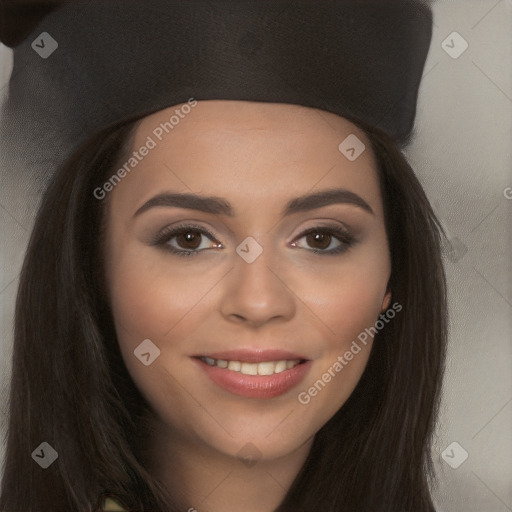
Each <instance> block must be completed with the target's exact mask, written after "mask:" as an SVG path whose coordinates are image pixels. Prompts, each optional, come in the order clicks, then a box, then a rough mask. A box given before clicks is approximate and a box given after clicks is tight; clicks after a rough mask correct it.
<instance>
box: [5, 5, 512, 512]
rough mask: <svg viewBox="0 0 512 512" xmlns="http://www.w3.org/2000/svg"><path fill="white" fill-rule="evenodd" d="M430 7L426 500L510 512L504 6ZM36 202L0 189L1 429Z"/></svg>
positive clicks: (510, 225) (26, 192)
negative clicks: (444, 295)
mask: <svg viewBox="0 0 512 512" xmlns="http://www.w3.org/2000/svg"><path fill="white" fill-rule="evenodd" d="M433 9H434V35H433V40H432V44H431V48H430V51H429V55H428V59H427V63H426V66H425V73H424V76H423V81H422V85H421V89H420V97H419V103H418V116H417V120H416V138H415V139H414V141H413V143H412V144H411V146H410V147H409V148H408V150H407V152H406V154H407V157H408V159H409V161H410V162H411V164H412V166H413V168H414V169H415V170H416V173H417V175H418V176H419V178H420V180H421V181H422V183H423V185H424V187H425V190H426V192H427V194H428V196H429V198H430V200H431V202H432V204H433V206H434V209H435V210H436V212H437V214H438V216H439V217H440V218H441V220H442V222H443V224H444V226H445V229H446V230H447V232H448V233H449V235H450V244H449V245H447V247H446V248H445V261H446V271H447V275H448V280H449V299H450V345H449V352H448V363H447V374H446V379H445V385H444V392H443V402H442V411H441V416H440V418H439V422H438V429H437V435H436V440H435V446H434V453H433V457H434V460H435V469H436V473H437V475H438V480H437V486H436V487H435V489H434V495H435V499H436V504H437V507H438V512H506V511H512V336H511V333H512V314H511V306H512V286H511V281H512V279H511V277H512V268H511V267H512V257H511V256H512V243H511V242H512V240H511V239H512V236H511V233H512V222H511V221H512V215H511V214H512V199H507V197H506V196H507V195H508V197H509V198H510V197H512V173H511V168H512V166H511V164H512V158H511V149H510V148H511V144H510V142H511V134H512V115H511V113H512V65H511V62H512V33H511V21H512V0H499V1H498V0H472V1H471V0H464V1H446V0H445V1H438V2H436V3H435V4H434V7H433ZM453 32H457V33H458V34H460V36H461V37H462V38H463V39H464V40H465V41H466V42H467V44H468V48H467V49H466V51H465V52H464V53H462V54H461V55H460V56H458V57H457V58H453V57H452V56H450V55H449V53H447V51H448V52H451V53H452V55H454V56H455V55H456V53H454V52H459V51H460V49H462V48H463V46H462V44H463V41H462V39H460V37H459V36H457V35H452V33H453ZM443 41H444V43H443ZM450 47H452V48H450ZM445 50H447V51H445ZM50 58H51V57H50ZM11 67H12V55H11V51H10V50H9V49H8V48H6V47H4V46H2V45H1V44H0V99H1V98H2V97H4V96H5V94H6V93H7V89H6V87H5V84H6V83H7V81H8V78H9V76H10V73H11ZM0 171H1V170H0ZM0 183H1V182H0ZM509 187H510V188H509ZM507 191H509V192H510V193H509V194H507ZM37 200H38V191H37V187H34V186H33V185H32V184H29V183H28V180H27V181H26V182H23V180H20V181H19V182H18V183H14V184H12V185H11V184H10V186H9V188H8V189H6V188H5V187H2V189H1V191H0V229H1V232H0V236H1V239H0V242H1V245H0V258H1V266H0V306H1V317H0V320H1V333H2V334H1V347H0V348H1V350H0V357H1V359H0V379H1V380H0V385H1V388H0V399H1V403H0V413H1V416H0V419H2V420H3V421H5V419H6V418H5V400H6V398H7V386H8V379H9V372H10V370H9V368H10V358H11V353H12V317H13V311H14V299H15V293H16V288H17V285H18V275H19V271H20V267H21V263H22V258H23V253H24V250H25V246H26V243H27V241H28V236H29V233H30V229H31V225H32V220H33V215H34V213H35V205H36V204H37ZM454 442H456V443H458V444H457V445H455V446H454V445H452V443H454ZM447 448H448V450H446V449H447ZM445 450H446V451H445ZM442 453H444V458H443V456H442V455H441V454H442ZM465 453H467V455H468V456H467V459H466V460H465V461H464V462H462V463H461V464H460V462H461V460H462V458H463V457H462V456H463V455H464V454H465ZM1 456H3V447H0V457H1ZM29 456H30V454H27V457H29ZM2 460H3V458H2ZM450 464H451V465H450ZM458 464H460V465H458ZM457 465H458V467H456V468H454V467H452V466H457Z"/></svg>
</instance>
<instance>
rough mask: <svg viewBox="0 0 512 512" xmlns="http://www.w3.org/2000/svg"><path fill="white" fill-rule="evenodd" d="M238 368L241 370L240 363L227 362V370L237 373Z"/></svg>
mask: <svg viewBox="0 0 512 512" xmlns="http://www.w3.org/2000/svg"><path fill="white" fill-rule="evenodd" d="M240 368H242V363H241V362H240V361H229V364H228V370H233V371H234V372H239V371H240Z"/></svg>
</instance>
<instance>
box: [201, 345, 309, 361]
mask: <svg viewBox="0 0 512 512" xmlns="http://www.w3.org/2000/svg"><path fill="white" fill-rule="evenodd" d="M194 357H210V358H212V359H224V360H226V361H242V362H245V363H263V362H265V361H283V360H295V359H298V360H300V361H302V360H307V358H306V357H304V356H301V355H300V354H296V353H293V352H290V351H288V350H280V349H259V350H254V349H242V348H241V349H236V350H226V351H223V352H206V353H204V354H197V355H196V356H194Z"/></svg>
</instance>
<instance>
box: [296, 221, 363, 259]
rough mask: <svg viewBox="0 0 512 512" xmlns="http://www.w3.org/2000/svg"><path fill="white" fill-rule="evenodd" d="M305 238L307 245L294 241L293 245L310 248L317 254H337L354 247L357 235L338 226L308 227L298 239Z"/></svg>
mask: <svg viewBox="0 0 512 512" xmlns="http://www.w3.org/2000/svg"><path fill="white" fill-rule="evenodd" d="M302 239H304V240H305V243H306V245H305V246H304V245H302V244H301V245H299V244H297V242H294V243H293V244H292V245H293V246H296V245H298V246H299V247H301V248H305V249H308V250H309V251H310V252H312V253H315V254H323V255H326V256H327V255H335V254H341V253H344V252H345V251H347V250H348V249H349V248H350V247H352V246H353V245H354V244H355V243H356V242H357V240H356V239H355V237H354V236H353V235H352V234H351V233H350V232H349V231H348V230H345V229H342V228H340V227H338V226H333V227H324V226H319V227H317V228H312V229H308V230H307V231H306V232H304V233H302V235H301V236H300V237H299V238H298V239H297V241H299V240H302Z"/></svg>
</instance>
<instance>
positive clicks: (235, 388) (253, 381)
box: [195, 359, 311, 398]
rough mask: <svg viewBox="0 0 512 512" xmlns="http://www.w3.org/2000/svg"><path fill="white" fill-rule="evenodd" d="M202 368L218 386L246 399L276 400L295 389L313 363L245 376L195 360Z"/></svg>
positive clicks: (307, 362) (308, 362)
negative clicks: (282, 370)
mask: <svg viewBox="0 0 512 512" xmlns="http://www.w3.org/2000/svg"><path fill="white" fill-rule="evenodd" d="M195 361H196V362H197V363H198V364H199V366H200V368H201V369H202V370H203V371H204V372H205V373H206V375H207V376H208V377H210V379H211V380H212V381H213V382H214V383H215V384H217V386H219V387H221V388H222V389H225V390H226V391H229V392H230V393H233V394H234V395H238V396H243V397H246V398H274V397H276V396H279V395H283V394H284V393H286V392H287V391H290V390H291V389H292V388H293V387H295V386H296V385H297V384H298V383H299V382H300V381H301V380H302V379H303V378H304V377H305V375H306V373H307V372H308V371H309V368H310V367H311V361H306V362H304V363H299V364H298V365H296V366H294V367H293V368H290V369H289V370H285V371H284V372H281V373H275V374H274V375H244V374H243V373H240V372H235V371H232V370H228V369H227V368H219V367H218V366H210V365H209V364H206V363H205V362H204V361H201V359H195Z"/></svg>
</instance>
